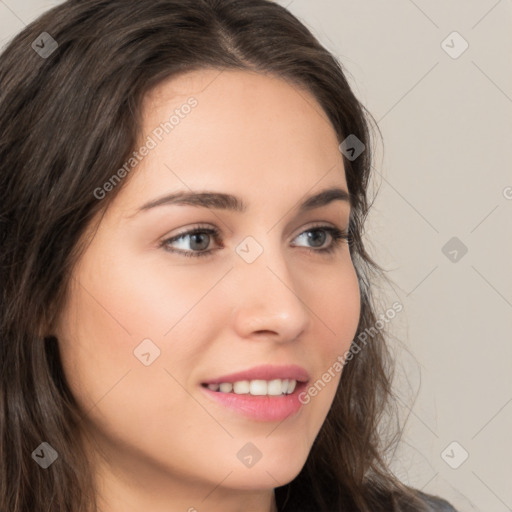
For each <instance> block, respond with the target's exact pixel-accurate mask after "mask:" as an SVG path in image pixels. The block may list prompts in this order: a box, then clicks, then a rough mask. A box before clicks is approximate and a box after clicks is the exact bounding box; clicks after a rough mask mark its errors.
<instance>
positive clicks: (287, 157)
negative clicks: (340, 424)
mask: <svg viewBox="0 0 512 512" xmlns="http://www.w3.org/2000/svg"><path fill="white" fill-rule="evenodd" d="M192 96H193V97H194V98H195V101H194V102H189V105H193V106H192V107H191V108H187V107H185V108H182V106H183V105H185V104H187V100H188V99H189V98H190V97H192ZM173 114H175V118H174V123H175V124H174V125H167V131H168V133H166V131H165V129H163V128H162V127H163V126H165V122H166V121H168V120H169V118H170V117H171V115H173ZM176 116H177V117H176ZM177 118H179V121H178V122H176V119H177ZM161 123H164V124H162V125H161ZM158 127H160V130H158ZM169 127H170V128H171V129H169ZM143 128H144V137H143V140H142V141H141V146H142V145H144V144H146V143H147V144H148V146H147V147H149V146H153V145H156V146H155V147H151V148H150V149H149V150H148V151H147V155H146V156H143V155H142V153H146V151H145V150H142V151H138V153H139V157H140V158H141V159H142V160H141V161H140V163H138V165H137V166H136V167H135V168H134V169H133V171H131V173H130V174H129V175H128V176H127V177H125V178H124V179H126V180H127V183H126V184H125V185H126V186H124V187H123V188H122V190H121V191H120V194H119V195H118V196H117V197H116V198H115V200H114V201H113V203H112V205H111V207H110V208H109V209H108V210H107V213H106V214H105V216H104V217H103V219H102V220H101V222H100V224H99V228H98V230H97V231H96V233H95V235H94V237H93V239H92V242H91V243H90V245H88V247H87V249H86V251H85V253H84V255H83V257H82V258H81V259H80V261H79V262H78V264H77V266H76V267H75V269H74V273H73V278H74V279H72V280H71V288H70V295H69V300H68V303H67V304H66V307H65V309H64V310H63V311H62V312H61V316H60V318H59V322H58V324H57V326H56V329H55V330H54V331H55V334H56V335H57V337H58V340H59V346H60V350H61V357H62V364H63V368H64V372H65V376H66V378H67V381H68V383H69V386H70V388H71V391H72V392H73V394H74V396H75V397H76V400H77V401H78V403H79V405H80V407H81V408H82V410H83V411H84V413H87V416H86V418H87V421H86V422H84V425H83V426H84V428H86V432H87V433H88V434H90V436H91V439H94V442H95V443H97V447H100V448H101V449H102V450H103V452H104V454H105V455H106V457H107V459H108V461H109V465H108V469H105V468H107V465H103V466H102V467H103V469H102V471H103V475H104V477H105V482H107V481H109V482H111V483H109V484H108V485H111V486H112V487H113V486H114V485H118V484H113V483H112V482H113V481H114V479H115V480H116V481H118V482H120V481H122V482H124V484H125V485H126V486H132V487H131V488H132V489H134V488H135V486H136V487H137V488H139V489H144V491H142V490H141V491H140V492H141V493H142V492H146V491H147V492H148V493H149V492H151V493H152V496H153V499H154V500H155V503H156V502H157V501H158V500H159V499H160V497H159V496H162V500H163V499H164V498H163V496H164V494H165V493H169V492H171V490H172V492H174V493H175V496H181V495H182V494H183V492H185V494H186V497H187V499H188V501H186V500H184V501H183V504H184V505H186V504H188V507H196V508H197V509H198V510H201V507H200V505H201V503H202V502H201V500H200V499H198V498H203V497H205V496H206V495H208V493H209V492H210V491H213V489H215V491H214V492H212V493H211V494H210V495H209V496H208V497H207V498H206V500H207V501H205V502H204V503H206V504H208V503H214V501H215V499H217V498H216V497H217V496H222V493H223V492H224V491H226V490H231V491H234V490H236V492H238V493H240V492H242V493H252V492H254V491H257V490H262V489H273V488H275V487H277V486H280V485H284V484H285V483H287V482H289V481H291V480H292V479H293V478H294V477H295V476H296V475H297V474H298V473H299V471H300V470H301V468H302V467H303V465H304V463H305V461H306V458H307V456H308V453H309V451H310V449H311V446H312V444H313V441H314V439H315V437H316V436H317V434H318V432H319V430H320V427H321V426H322V423H323V422H324V420H325V417H326V415H327V413H328V411H329V408H330V406H331V404H332V401H333V398H334V394H335V391H336V387H337V384H338V382H339V378H340V372H339V371H337V372H332V370H331V376H332V374H333V375H334V377H332V378H331V379H330V381H329V382H326V381H325V379H323V384H322V386H321V387H320V388H321V391H319V392H318V393H317V394H316V396H314V397H311V398H310V400H309V401H308V403H307V404H304V405H303V404H302V403H301V400H299V398H298V395H299V393H300V391H304V390H305V389H307V388H310V386H311V385H313V384H314V383H315V382H316V381H317V380H318V379H322V375H323V374H324V373H325V372H327V371H328V370H329V368H331V369H332V368H333V365H334V363H335V362H336V360H337V358H338V356H340V355H342V354H343V353H344V352H345V351H346V350H347V349H348V348H349V346H350V343H351V341H352V339H353V337H354V335H355V333H356V328H357V323H358V319H359V314H360V309H359V308H360V306H359V300H360V297H359V287H358V282H357V278H356V274H355V270H354V267H353V264H352V261H351V257H350V253H349V246H348V243H347V242H346V241H345V240H343V239H341V240H340V241H339V245H336V242H335V239H334V238H333V236H332V235H331V232H330V231H329V229H330V228H336V229H338V230H340V231H346V230H348V223H349V214H350V204H349V202H348V201H347V200H344V199H343V197H342V195H341V196H340V194H333V195H331V196H330V200H321V198H320V200H318V201H316V202H313V203H311V202H310V203H307V201H308V199H309V198H311V197H313V196H315V195H317V194H318V193H320V192H322V191H325V190H327V189H331V188H337V189H341V190H342V191H345V192H347V191H348V189H347V183H346V179H345V171H344V167H343V160H342V155H341V153H340V151H339V149H338V141H337V139H336V135H335V132H334V130H333V128H332V125H331V124H330V123H329V121H328V119H327V117H326V115H325V113H324V112H323V111H322V109H321V107H320V105H319V104H318V103H317V102H316V101H315V100H314V98H313V97H312V96H311V95H310V94H309V93H306V92H305V91H303V90H300V91H299V90H298V89H297V88H296V87H294V86H291V85H289V84H288V83H286V82H285V81H282V80H279V79H276V78H271V77H269V76H264V75H261V74H254V73H249V72H241V71H224V72H219V71H214V70H208V71H206V70H203V71H197V72H193V73H188V74H185V75H182V76H180V77H179V78H175V79H173V80H170V81H167V82H165V83H164V84H162V85H160V86H159V87H158V88H157V89H155V90H154V91H153V92H152V93H151V94H150V95H148V96H147V97H146V99H145V102H144V123H143ZM162 132H163V133H162ZM156 134H158V135H156ZM148 136H150V137H151V139H152V140H153V141H154V143H155V144H153V143H151V142H148V141H149V140H150V139H148ZM160 139H161V140H160ZM127 168H129V166H127ZM115 172H116V169H113V174H114V173H115ZM117 186H120V185H117ZM105 189H109V187H108V185H107V186H106V187H105ZM93 192H94V191H92V190H91V191H90V193H91V194H93ZM204 192H209V193H211V194H229V195H230V196H234V197H236V198H237V201H238V202H240V203H241V202H243V204H244V205H245V208H244V210H243V211H241V210H239V209H234V208H232V206H233V203H234V200H233V199H230V200H228V201H226V200H225V198H224V196H222V197H220V196H219V197H217V196H215V197H213V196H211V197H210V198H208V201H207V203H206V205H205V204H200V201H199V200H198V199H197V197H196V198H195V199H190V200H189V201H188V203H187V202H178V201H171V200H169V201H165V200H161V199H162V198H165V197H166V196H170V195H174V194H178V193H183V194H198V193H204ZM106 193H108V192H106ZM324 199H325V197H324ZM99 200H101V199H99ZM152 202H157V203H159V204H154V205H152V206H148V207H144V206H145V205H148V204H150V203H152ZM308 204H309V207H307V205H308ZM301 205H306V206H304V207H303V208H301ZM196 228H200V230H199V232H198V233H196V234H195V235H194V234H185V233H186V232H188V231H190V230H193V229H196ZM319 228H321V229H319ZM213 231H214V232H218V235H213V234H212V232H213ZM179 235H182V236H181V238H180V237H179ZM171 239H172V240H171ZM329 248H331V249H332V252H326V251H325V252H321V249H329ZM257 367H260V368H259V369H258V368H257ZM261 367H263V368H261ZM280 367H281V368H280ZM297 367H300V368H301V369H302V370H300V371H297ZM254 368H256V370H255V372H254V373H251V374H248V375H239V376H231V377H230V376H229V375H230V374H234V373H239V372H246V371H250V370H252V369H254ZM272 370H275V372H274V373H273V372H272ZM226 376H227V377H226ZM219 379H220V380H221V381H224V382H225V384H224V385H223V386H222V387H221V389H219V390H218V391H215V389H216V387H215V386H214V385H213V384H214V383H218V381H219ZM278 379H281V382H278ZM284 379H288V380H299V381H300V382H299V383H298V384H297V386H296V387H295V390H294V391H293V392H292V393H291V394H290V395H281V396H273V394H274V393H282V390H283V389H284V390H286V391H291V389H292V387H293V384H290V383H288V385H290V386H291V387H290V388H289V389H288V388H287V385H286V383H284V384H283V382H282V380H284ZM305 380H307V381H308V382H307V383H304V382H303V381H305ZM247 381H249V382H248V383H247ZM258 381H260V382H258ZM261 381H263V382H261ZM270 381H272V382H270ZM233 382H236V383H237V384H235V385H234V387H235V391H236V393H235V392H234V391H231V392H230V393H229V394H227V393H225V392H226V391H229V389H230V387H232V386H230V385H229V384H232V385H233ZM207 383H210V384H212V385H211V386H210V387H211V388H212V390H210V389H208V388H207V387H206V386H205V384H207ZM279 386H280V388H279ZM279 389H280V391H279ZM222 390H224V391H222ZM248 390H249V391H250V393H249V394H248V393H247V391H248ZM340 392H341V393H343V389H340ZM251 393H255V394H254V395H252V394H251ZM269 393H270V396H269ZM302 396H304V394H303V395H302ZM98 467H99V466H98ZM98 471H99V470H98ZM114 474H115V475H116V476H115V478H114V477H112V475H114ZM107 475H110V476H107ZM105 486H107V484H105ZM178 489H179V491H178ZM184 490H185V491H184ZM137 492H139V491H137ZM180 493H181V494H180ZM120 499H122V498H120ZM177 499H178V498H177ZM141 500H142V497H141ZM184 510H187V508H185V509H184Z"/></svg>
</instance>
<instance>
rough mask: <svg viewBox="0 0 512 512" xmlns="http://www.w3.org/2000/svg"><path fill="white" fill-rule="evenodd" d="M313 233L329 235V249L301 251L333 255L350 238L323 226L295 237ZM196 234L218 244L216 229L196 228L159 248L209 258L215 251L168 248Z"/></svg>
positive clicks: (343, 233)
mask: <svg viewBox="0 0 512 512" xmlns="http://www.w3.org/2000/svg"><path fill="white" fill-rule="evenodd" d="M314 231H327V233H329V234H330V235H331V238H332V243H331V244H330V245H329V247H326V248H323V249H313V248H307V247H302V246H301V247H302V248H303V249H306V250H307V251H309V252H311V253H321V254H325V255H330V254H332V253H334V252H335V251H336V250H337V249H338V248H339V247H340V245H341V244H342V243H343V241H345V240H349V237H350V235H349V233H347V232H346V231H345V230H341V229H338V228H336V227H333V226H325V225H319V226H312V227H310V228H308V229H306V230H305V231H303V232H302V233H299V235H297V237H299V236H300V235H303V234H304V233H309V232H314ZM196 234H207V235H211V236H213V239H214V241H215V243H216V244H219V242H220V232H219V230H218V229H216V228H202V227H197V228H194V229H191V230H189V231H185V232H183V233H180V234H178V235H176V236H173V237H172V238H167V239H166V240H163V241H162V242H161V243H160V245H159V246H160V247H161V248H163V249H164V250H166V251H168V252H171V253H176V254H180V255H182V256H185V257H201V256H211V255H212V253H213V252H214V251H216V250H217V249H209V250H206V251H200V252H199V251H182V250H176V249H171V248H170V247H169V246H168V244H170V243H172V242H176V241H177V240H180V239H181V238H185V237H187V236H193V235H196ZM297 237H296V238H297ZM219 245H220V244H219Z"/></svg>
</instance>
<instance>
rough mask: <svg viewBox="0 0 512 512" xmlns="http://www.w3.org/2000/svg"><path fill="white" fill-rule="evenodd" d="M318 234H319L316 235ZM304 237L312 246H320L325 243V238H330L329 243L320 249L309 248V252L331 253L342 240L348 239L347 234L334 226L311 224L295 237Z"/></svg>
mask: <svg viewBox="0 0 512 512" xmlns="http://www.w3.org/2000/svg"><path fill="white" fill-rule="evenodd" d="M318 234H320V236H318ZM301 237H302V238H303V239H305V240H306V241H307V242H311V243H312V244H313V246H314V247H321V246H322V245H324V244H325V240H326V239H329V238H330V239H331V243H329V244H328V245H327V247H322V248H320V249H318V248H317V249H309V247H306V248H307V249H309V250H310V251H311V252H319V253H324V254H331V253H333V252H335V251H336V250H337V249H338V248H339V246H340V245H341V243H342V242H343V241H344V240H349V234H348V233H347V232H346V231H344V230H341V229H339V228H337V227H334V226H324V225H320V226H312V227H310V228H309V229H307V230H306V231H303V232H302V233H301V234H300V235H299V236H298V237H296V239H299V238H301Z"/></svg>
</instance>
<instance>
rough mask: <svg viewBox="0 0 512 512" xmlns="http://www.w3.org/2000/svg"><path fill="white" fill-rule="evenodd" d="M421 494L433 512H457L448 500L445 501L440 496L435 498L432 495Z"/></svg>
mask: <svg viewBox="0 0 512 512" xmlns="http://www.w3.org/2000/svg"><path fill="white" fill-rule="evenodd" d="M419 494H420V496H421V497H422V498H423V499H424V501H425V503H426V504H427V505H428V506H429V507H430V509H431V510H432V512H457V510H455V509H454V508H453V507H452V506H451V505H450V504H449V503H448V502H447V501H446V500H443V498H440V497H439V496H433V495H432V494H426V493H424V492H421V491H419Z"/></svg>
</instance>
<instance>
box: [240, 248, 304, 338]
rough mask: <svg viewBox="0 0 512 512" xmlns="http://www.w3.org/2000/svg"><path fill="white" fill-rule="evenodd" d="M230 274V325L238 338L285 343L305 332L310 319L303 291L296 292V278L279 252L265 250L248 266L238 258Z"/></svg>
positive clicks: (297, 290)
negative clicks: (231, 306)
mask: <svg viewBox="0 0 512 512" xmlns="http://www.w3.org/2000/svg"><path fill="white" fill-rule="evenodd" d="M233 273H234V274H235V275H234V276H233V278H234V279H235V285H234V286H235V287H236V291H234V293H233V296H232V297H233V299H234V301H235V303H236V305H235V307H234V310H233V325H234V328H235V330H236V333H237V335H238V336H240V337H241V338H244V339H246V338H251V337H253V338H265V339H272V340H274V341H279V342H286V341H293V340H295V339H297V338H298V337H299V336H300V335H301V333H302V332H303V331H305V330H306V328H307V327H308V324H309V322H310V318H311V317H310V312H309V309H308V307H307V306H306V303H307V300H306V299H307V297H302V296H301V293H302V294H304V290H303V289H298V286H297V285H298V279H297V276H296V275H295V276H294V275H293V274H292V272H291V271H290V268H289V266H288V265H287V264H286V261H285V259H284V255H283V254H282V252H281V251H280V250H279V249H276V250H274V251H272V252H271V251H270V250H269V249H268V248H265V249H264V251H263V253H262V254H261V255H260V256H259V257H258V258H257V259H256V260H255V261H253V262H252V263H247V262H245V261H244V260H242V259H240V260H239V261H237V264H236V267H235V269H234V271H233ZM303 282H306V280H305V279H304V280H303Z"/></svg>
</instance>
